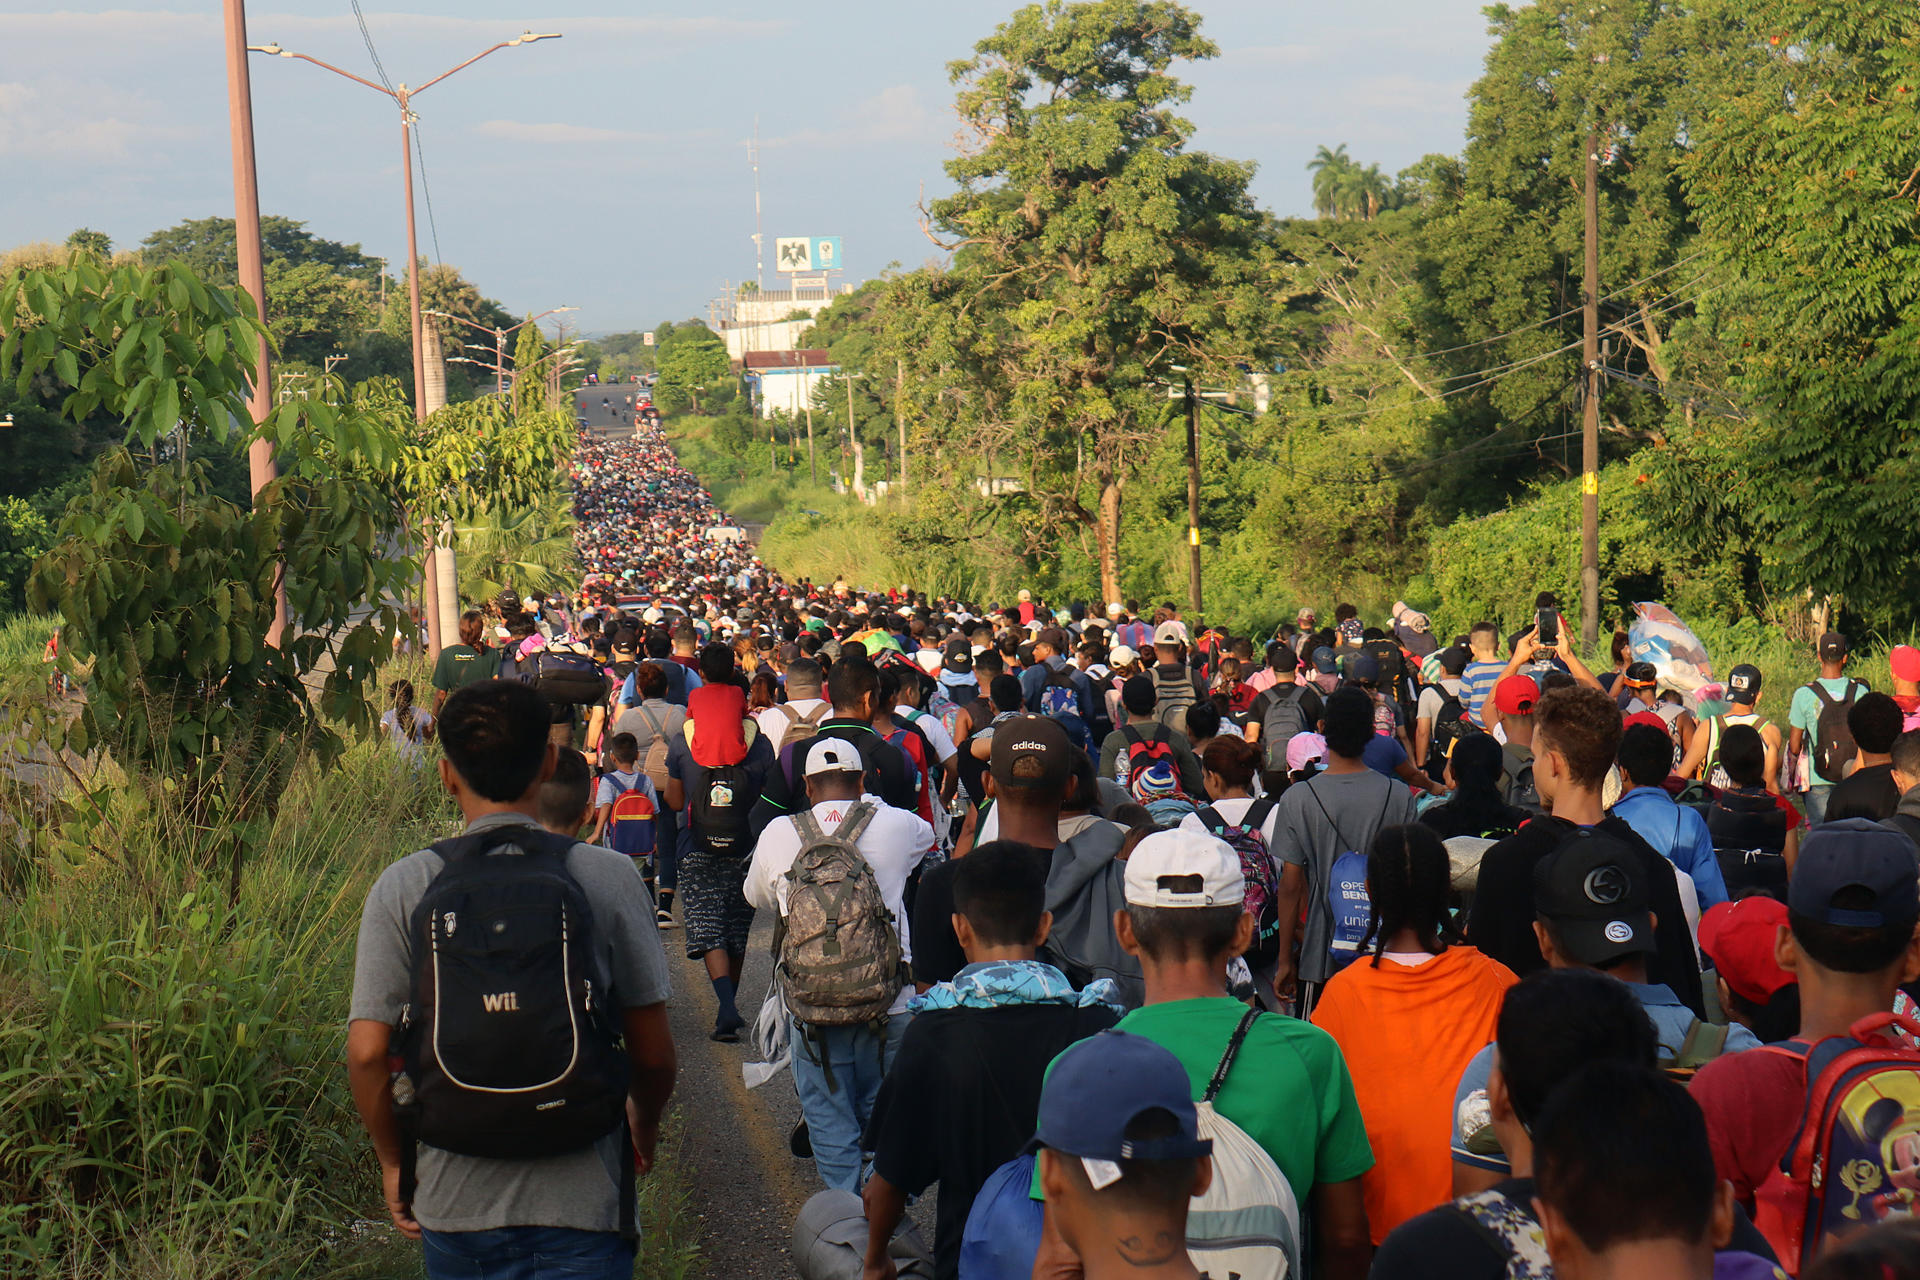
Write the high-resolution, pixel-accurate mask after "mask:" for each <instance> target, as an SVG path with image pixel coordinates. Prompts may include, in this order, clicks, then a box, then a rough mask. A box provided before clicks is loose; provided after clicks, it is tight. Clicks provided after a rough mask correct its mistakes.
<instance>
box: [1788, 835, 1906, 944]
mask: <svg viewBox="0 0 1920 1280" xmlns="http://www.w3.org/2000/svg"><path fill="white" fill-rule="evenodd" d="M1852 888H1860V889H1866V890H1868V891H1869V892H1871V893H1872V894H1873V905H1872V906H1871V907H1866V908H1862V909H1859V910H1846V909H1842V908H1839V907H1836V906H1834V905H1833V898H1834V895H1835V894H1837V893H1839V892H1840V891H1841V890H1843V889H1852ZM1787 906H1788V907H1790V908H1792V909H1793V910H1794V911H1795V912H1798V913H1799V914H1800V915H1803V916H1808V917H1811V918H1812V919H1815V920H1819V921H1821V922H1823V923H1825V924H1831V925H1838V926H1840V927H1842V928H1847V929H1879V928H1883V927H1885V926H1886V925H1890V924H1912V923H1913V921H1914V920H1915V918H1916V917H1920V851H1916V850H1915V847H1914V843H1913V841H1912V840H1910V839H1908V838H1907V835H1906V833H1905V832H1903V831H1899V830H1896V829H1895V828H1893V827H1887V826H1882V825H1881V824H1880V823H1878V822H1874V821H1873V820H1871V819H1869V818H1842V819H1841V820H1840V821H1838V822H1827V823H1822V824H1821V825H1820V826H1817V827H1815V828H1814V829H1813V830H1812V831H1810V832H1808V833H1807V838H1806V839H1805V840H1804V841H1802V842H1801V845H1800V860H1799V861H1798V862H1796V863H1795V864H1794V867H1793V880H1792V882H1791V883H1790V884H1789V885H1788V886H1787Z"/></svg>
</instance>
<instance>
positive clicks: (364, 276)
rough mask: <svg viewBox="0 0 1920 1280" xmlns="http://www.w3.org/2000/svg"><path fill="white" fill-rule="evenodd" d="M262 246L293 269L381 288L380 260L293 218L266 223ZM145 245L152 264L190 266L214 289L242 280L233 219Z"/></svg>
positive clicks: (177, 231) (170, 233)
mask: <svg viewBox="0 0 1920 1280" xmlns="http://www.w3.org/2000/svg"><path fill="white" fill-rule="evenodd" d="M260 241H261V246H262V250H263V252H264V254H265V257H266V260H267V261H268V262H273V261H276V260H280V261H285V262H286V263H288V264H289V265H291V266H300V265H302V264H304V263H309V262H314V263H319V264H320V265H322V266H325V267H330V268H332V269H333V270H335V271H338V272H340V273H342V274H344V275H350V276H353V277H355V278H357V279H361V280H365V281H367V282H368V283H370V284H377V283H378V282H379V278H380V277H379V272H380V260H379V259H378V258H370V257H368V256H367V255H366V254H364V253H362V252H361V251H360V246H359V245H357V244H341V243H340V242H339V241H336V240H324V239H322V238H320V237H319V236H316V235H314V234H313V233H312V232H311V231H308V230H307V224H306V223H304V222H300V221H297V220H295V219H293V218H283V217H279V216H278V215H275V214H267V215H266V216H264V217H262V218H261V219H260ZM140 244H141V247H142V248H143V249H145V250H146V256H147V260H148V261H149V262H154V263H160V262H171V261H179V262H184V263H186V264H187V265H188V266H189V267H191V268H192V269H193V271H194V273H195V274H196V275H198V276H199V277H200V278H201V279H203V280H206V281H207V282H208V283H210V284H222V285H226V284H232V283H234V281H235V280H237V279H238V278H239V275H238V271H239V268H238V266H237V263H238V261H239V259H238V257H237V250H236V249H235V247H234V233H233V219H232V218H190V219H188V220H187V221H185V222H181V223H178V224H176V225H174V226H171V227H162V228H161V229H160V230H158V231H156V232H154V233H153V234H152V235H149V236H148V237H147V238H146V239H145V240H142V241H141V242H140ZM401 265H402V266H404V265H405V264H404V263H402V264H401Z"/></svg>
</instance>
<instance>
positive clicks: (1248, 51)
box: [1220, 44, 1327, 68]
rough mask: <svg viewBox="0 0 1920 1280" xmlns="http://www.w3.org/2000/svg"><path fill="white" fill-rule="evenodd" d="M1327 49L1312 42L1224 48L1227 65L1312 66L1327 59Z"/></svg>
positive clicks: (1224, 59)
mask: <svg viewBox="0 0 1920 1280" xmlns="http://www.w3.org/2000/svg"><path fill="white" fill-rule="evenodd" d="M1326 57H1327V51H1326V50H1325V49H1323V48H1321V47H1320V46H1318V45H1311V44H1254V45H1244V46H1241V47H1240V48H1236V49H1227V50H1224V51H1223V52H1222V53H1221V55H1220V65H1222V66H1226V67H1235V68H1238V67H1310V66H1313V65H1315V64H1316V63H1319V62H1321V61H1323V60H1325V59H1326Z"/></svg>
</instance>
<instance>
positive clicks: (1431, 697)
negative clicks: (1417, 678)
mask: <svg viewBox="0 0 1920 1280" xmlns="http://www.w3.org/2000/svg"><path fill="white" fill-rule="evenodd" d="M1470 657H1471V655H1470V654H1469V653H1468V652H1467V651H1466V650H1465V649H1462V648H1459V647H1458V646H1455V647H1453V648H1448V649H1442V650H1441V651H1440V672H1441V675H1440V683H1438V684H1430V685H1428V686H1427V687H1426V688H1424V689H1422V690H1421V691H1420V701H1419V703H1418V705H1416V706H1415V707H1414V711H1413V762H1414V764H1416V765H1418V766H1420V767H1421V768H1423V769H1424V768H1426V764H1427V750H1428V748H1429V747H1431V746H1432V745H1433V726H1434V725H1435V724H1436V723H1438V721H1439V719H1440V712H1441V710H1442V709H1443V708H1444V707H1445V706H1446V704H1447V699H1448V698H1457V699H1458V700H1459V702H1460V709H1461V711H1462V712H1463V713H1464V712H1465V711H1466V709H1467V695H1466V693H1465V692H1463V690H1464V689H1465V688H1466V686H1465V685H1464V684H1463V683H1462V682H1461V677H1462V676H1463V675H1464V674H1465V672H1466V670H1467V661H1468V659H1469V658H1470Z"/></svg>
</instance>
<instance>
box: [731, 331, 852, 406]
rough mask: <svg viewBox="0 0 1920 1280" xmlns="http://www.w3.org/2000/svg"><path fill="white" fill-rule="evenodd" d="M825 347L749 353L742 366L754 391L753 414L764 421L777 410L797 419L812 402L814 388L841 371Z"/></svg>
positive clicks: (742, 361) (742, 360)
mask: <svg viewBox="0 0 1920 1280" xmlns="http://www.w3.org/2000/svg"><path fill="white" fill-rule="evenodd" d="M832 360H833V356H832V355H831V354H830V353H829V352H827V351H826V350H825V349H824V348H813V349H810V350H804V351H749V352H747V353H746V354H745V355H744V356H742V357H741V359H740V363H741V365H742V367H743V370H744V372H745V373H746V377H747V381H748V382H749V383H750V384H752V386H753V389H754V396H753V402H754V412H755V413H756V414H758V415H759V416H760V417H762V418H765V417H769V416H771V415H772V413H773V411H774V410H776V409H778V410H780V411H782V412H784V413H790V414H793V415H795V416H796V417H797V416H799V415H801V414H804V413H805V412H806V410H807V406H808V405H809V404H810V403H812V397H813V392H814V388H815V387H817V386H819V385H820V383H821V382H822V381H823V380H825V379H827V378H830V377H832V376H833V375H834V374H836V373H838V372H839V371H840V366H838V365H836V364H833V363H832Z"/></svg>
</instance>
